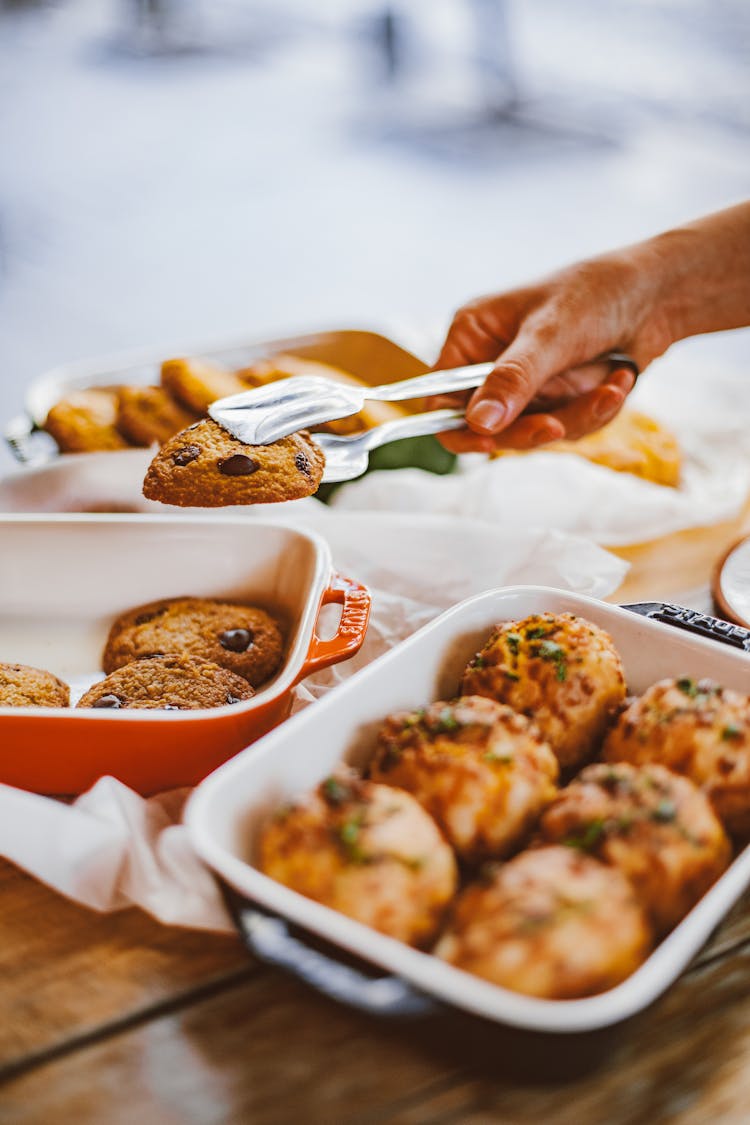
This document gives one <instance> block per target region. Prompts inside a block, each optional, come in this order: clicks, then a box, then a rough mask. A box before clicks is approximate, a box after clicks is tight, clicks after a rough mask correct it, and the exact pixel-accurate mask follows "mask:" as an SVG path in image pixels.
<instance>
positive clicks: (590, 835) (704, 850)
mask: <svg viewBox="0 0 750 1125" xmlns="http://www.w3.org/2000/svg"><path fill="white" fill-rule="evenodd" d="M540 835H541V838H542V839H543V840H544V841H545V842H547V843H550V844H554V843H560V844H566V845H568V846H569V847H576V848H578V849H580V850H581V851H584V852H586V853H587V854H588V855H593V856H595V857H596V858H597V859H600V860H602V861H603V862H604V863H609V864H611V865H612V866H614V867H617V868H618V869H619V870H620V871H621V872H622V873H623V875H625V876H626V877H627V878H628V879H629V880H630V882H631V883H632V884H633V886H634V888H635V891H636V894H637V896H638V900H639V902H641V903H642V904H643V905H644V906H645V908H646V909H647V911H648V913H649V915H650V917H651V920H652V922H653V924H654V927H655V929H656V931H657V933H659V934H663V933H666V932H667V931H668V930H671V929H672V927H673V926H676V925H677V923H678V922H679V921H680V920H681V919H682V918H684V916H685V915H686V914H687V912H688V911H689V910H690V909H691V908H692V907H693V906H694V905H695V903H696V902H697V901H698V899H699V898H701V897H702V896H703V895H704V894H705V892H706V891H707V890H708V888H709V887H710V886H711V885H712V884H713V883H714V882H715V881H716V880H717V879H718V877H719V876H720V875H721V874H722V872H723V871H725V870H726V868H727V866H728V865H729V862H730V859H731V847H730V844H729V840H728V838H727V836H726V833H725V832H724V829H723V828H722V826H721V823H720V822H719V820H718V818H717V817H716V815H715V813H714V812H713V810H712V808H711V805H710V804H709V802H708V799H707V798H706V797H705V795H704V794H703V793H701V791H700V790H699V789H698V788H697V787H696V786H695V785H693V783H692V782H691V781H689V780H688V779H687V778H685V777H679V776H678V775H677V774H675V773H672V772H671V771H670V770H667V769H664V768H663V767H662V766H658V765H645V766H642V767H640V768H638V767H636V766H631V765H630V764H628V763H627V762H618V763H616V764H613V765H601V764H597V765H592V766H587V767H586V769H585V770H583V771H582V772H581V773H580V774H579V775H578V777H576V778H575V779H574V780H573V781H572V782H571V783H570V785H568V786H567V787H566V788H565V789H562V790H561V791H560V793H559V794H558V796H557V797H556V798H555V800H554V801H553V802H552V804H551V805H550V806H549V808H548V809H547V810H546V812H545V813H544V815H543V816H542V820H541V823H540Z"/></svg>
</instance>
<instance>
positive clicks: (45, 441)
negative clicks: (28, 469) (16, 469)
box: [3, 414, 60, 466]
mask: <svg viewBox="0 0 750 1125" xmlns="http://www.w3.org/2000/svg"><path fill="white" fill-rule="evenodd" d="M3 436H4V437H5V440H6V442H7V444H8V447H9V449H10V451H11V453H12V454H13V456H14V457H15V458H16V460H17V461H20V462H21V464H22V465H29V466H39V465H46V464H48V463H49V462H50V461H53V460H54V459H55V457H57V455H58V453H59V452H60V451H59V449H58V448H57V443H56V442H55V441H54V439H53V438H52V437H51V436H50V435H49V434H47V433H45V432H44V430H40V429H39V428H38V427H37V426H35V425H34V423H33V422H32V421H31V419H30V418H29V417H28V416H27V415H25V414H19V415H18V416H17V417H16V418H12V419H11V420H10V422H8V424H7V425H6V427H5V431H4V434H3Z"/></svg>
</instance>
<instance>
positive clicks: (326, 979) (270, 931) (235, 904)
mask: <svg viewBox="0 0 750 1125" xmlns="http://www.w3.org/2000/svg"><path fill="white" fill-rule="evenodd" d="M227 897H228V904H229V908H230V910H231V912H232V915H233V917H234V920H235V922H236V924H237V928H238V929H239V931H240V935H241V937H242V939H243V941H244V943H245V945H246V946H247V948H248V949H249V950H250V952H251V953H254V954H255V956H256V957H257V958H258V959H259V960H260V961H264V962H265V963H266V964H268V965H274V966H276V967H277V968H280V969H285V970H286V971H287V972H289V973H292V975H293V976H296V977H297V978H298V979H299V980H301V981H304V983H305V984H307V985H310V987H311V988H314V989H315V990H316V991H317V992H321V993H322V994H323V995H324V996H327V997H328V998H329V999H331V1000H336V1001H337V1002H338V1003H339V1004H346V1005H347V1006H348V1007H350V1008H356V1009H358V1010H359V1011H360V1012H366V1013H367V1015H370V1016H381V1017H387V1018H390V1019H394V1018H396V1019H415V1018H417V1017H422V1016H432V1015H437V1013H438V1012H440V1011H443V1010H444V1009H443V1007H442V1005H441V1004H439V1003H438V1002H437V1001H435V1000H432V999H431V998H430V997H429V996H425V994H424V993H423V992H419V991H418V990H417V989H416V988H412V986H411V985H410V984H407V983H406V981H403V980H401V979H400V977H394V976H381V977H370V976H368V975H367V973H364V972H362V971H361V970H359V969H356V968H354V967H352V966H351V965H345V964H343V963H342V962H341V961H339V960H337V959H336V957H332V956H328V954H326V953H323V952H321V950H319V949H314V948H313V947H312V946H310V945H308V944H307V943H306V942H305V941H304V940H303V939H302V938H300V937H295V936H293V935H292V934H291V933H290V932H289V926H288V925H287V923H286V922H285V921H284V919H283V918H279V917H278V916H277V915H274V914H270V913H268V912H267V911H265V910H261V909H260V907H258V906H256V905H255V904H254V903H251V902H248V901H247V900H246V899H241V898H240V897H239V896H237V895H235V894H233V893H230V895H228V896H227Z"/></svg>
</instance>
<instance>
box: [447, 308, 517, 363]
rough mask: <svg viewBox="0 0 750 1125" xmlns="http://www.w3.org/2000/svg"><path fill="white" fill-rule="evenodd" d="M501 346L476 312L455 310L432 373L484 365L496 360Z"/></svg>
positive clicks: (500, 340)
mask: <svg viewBox="0 0 750 1125" xmlns="http://www.w3.org/2000/svg"><path fill="white" fill-rule="evenodd" d="M504 346H505V341H504V340H502V339H500V338H499V337H498V335H497V333H495V332H493V331H492V330H491V329H489V328H488V327H487V326H486V325H485V323H484V321H483V319H482V317H481V315H480V314H479V313H478V312H477V311H475V310H474V309H472V308H468V307H467V308H463V309H459V310H458V312H457V313H456V315H455V316H454V318H453V323H452V324H451V326H450V328H449V329H448V335H447V336H446V338H445V343H444V344H443V347H442V349H441V351H440V355H439V356H438V359H437V363H436V364H435V370H438V371H439V370H443V369H445V368H447V367H465V366H466V365H467V364H470V363H487V362H488V361H490V360H495V359H497V357H498V356H499V355H500V352H501V351H502V350H503V347H504Z"/></svg>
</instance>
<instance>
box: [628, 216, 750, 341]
mask: <svg viewBox="0 0 750 1125" xmlns="http://www.w3.org/2000/svg"><path fill="white" fill-rule="evenodd" d="M634 250H635V252H636V254H638V255H639V256H641V257H642V259H643V261H644V263H646V266H647V268H649V269H652V270H653V275H654V276H655V277H656V278H657V279H658V282H657V293H658V296H657V303H658V304H659V305H660V306H661V307H660V310H659V311H660V312H661V314H662V316H663V318H664V321H665V323H666V324H667V325H668V326H669V328H668V331H669V335H670V337H671V338H672V340H673V341H676V340H681V339H684V338H685V337H686V336H695V335H698V334H699V333H702V332H720V331H723V330H724V329H729V328H741V327H743V326H746V325H750V202H748V203H741V204H738V205H737V206H736V207H730V208H728V209H727V210H725V211H719V212H717V213H716V214H714V215H708V216H707V217H706V218H703V219H699V220H697V221H696V222H694V223H689V224H686V225H685V226H683V227H679V228H676V229H674V230H670V231H666V232H665V233H664V234H660V235H657V236H656V238H653V239H650V240H649V241H648V242H645V243H642V244H641V245H640V246H639V247H636V248H634Z"/></svg>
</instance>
